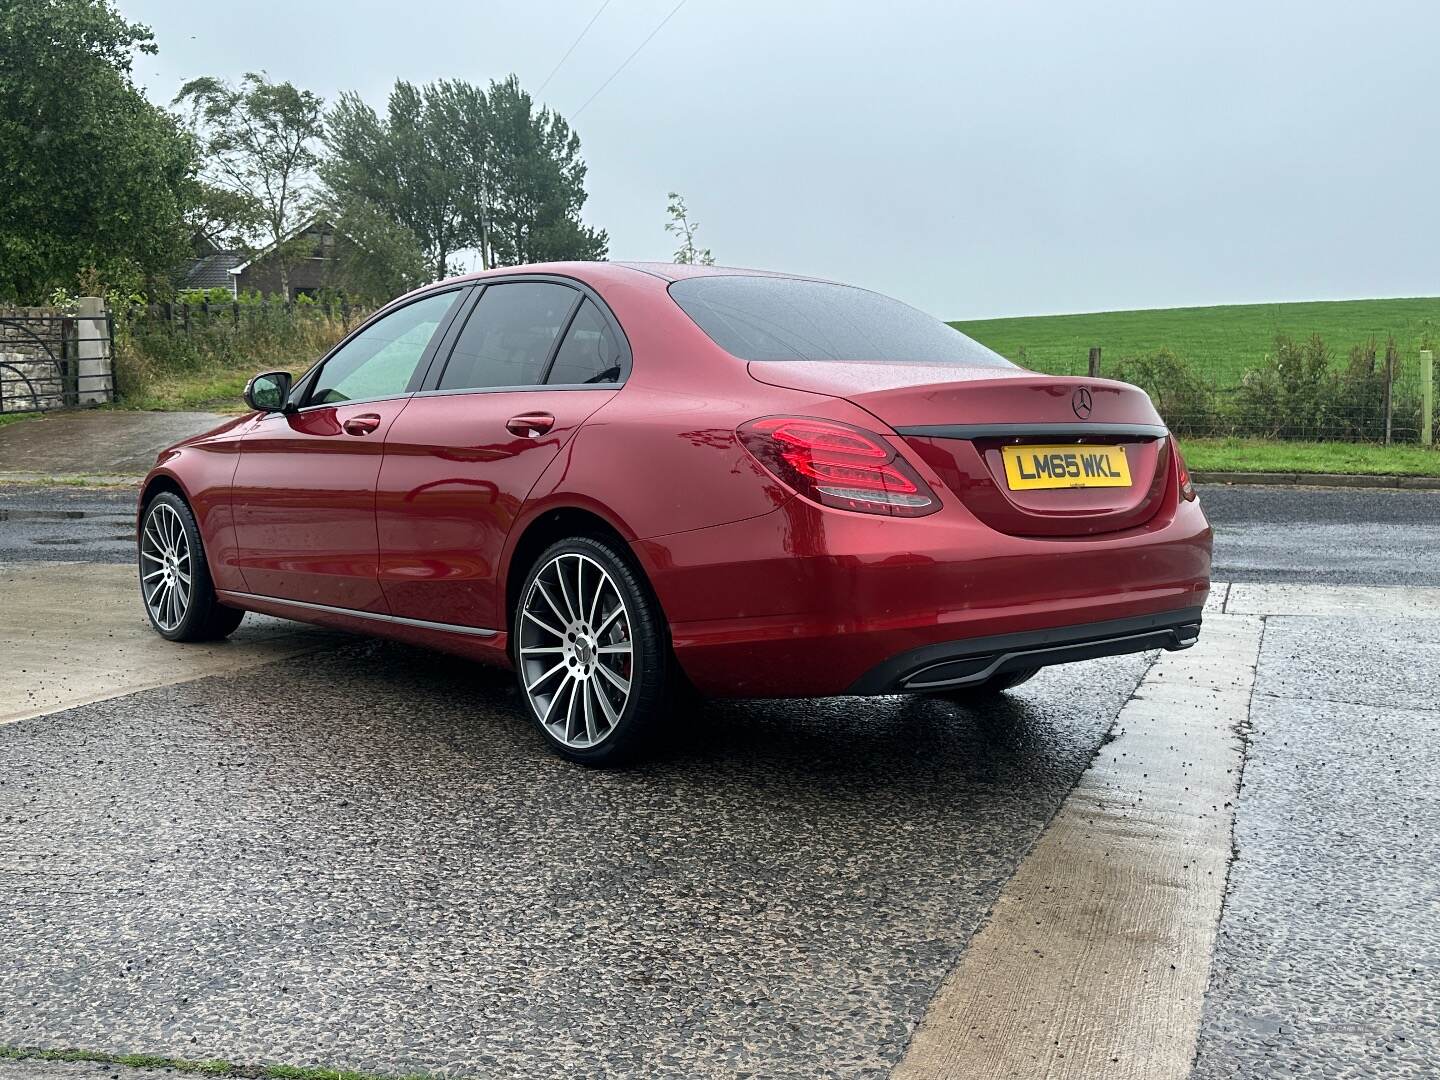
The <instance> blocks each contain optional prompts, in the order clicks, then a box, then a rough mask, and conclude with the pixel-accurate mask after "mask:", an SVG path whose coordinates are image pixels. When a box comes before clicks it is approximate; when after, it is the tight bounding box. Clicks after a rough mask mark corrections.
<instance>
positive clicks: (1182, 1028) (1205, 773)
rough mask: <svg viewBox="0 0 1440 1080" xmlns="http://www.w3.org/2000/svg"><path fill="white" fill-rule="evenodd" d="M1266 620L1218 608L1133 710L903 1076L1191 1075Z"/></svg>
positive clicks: (968, 955)
mask: <svg viewBox="0 0 1440 1080" xmlns="http://www.w3.org/2000/svg"><path fill="white" fill-rule="evenodd" d="M1261 626H1262V623H1261V620H1259V619H1257V618H1249V617H1241V616H1232V615H1217V614H1212V615H1209V616H1207V617H1206V620H1205V629H1204V631H1203V633H1202V634H1201V637H1200V644H1198V645H1197V646H1196V647H1195V648H1193V649H1190V650H1188V651H1185V652H1180V653H1165V654H1162V655H1161V657H1160V659H1159V660H1158V661H1157V662H1156V663H1155V666H1154V667H1153V668H1152V669H1151V670H1150V672H1149V673H1148V674H1147V675H1146V677H1145V679H1144V680H1143V681H1142V682H1141V684H1140V687H1139V689H1138V690H1137V692H1136V694H1135V696H1134V698H1132V699H1131V700H1130V701H1129V702H1128V703H1127V704H1126V706H1125V708H1124V709H1123V710H1121V713H1120V716H1119V719H1118V720H1117V721H1116V726H1115V731H1116V733H1117V735H1116V738H1115V739H1114V741H1113V742H1111V743H1109V744H1108V745H1105V746H1103V747H1102V748H1101V749H1100V751H1099V753H1098V754H1097V756H1096V759H1095V761H1094V763H1093V764H1092V765H1091V767H1090V768H1089V769H1088V770H1087V771H1086V772H1085V774H1084V775H1083V776H1082V777H1081V779H1080V781H1079V783H1078V784H1077V785H1076V787H1075V789H1074V790H1073V791H1072V792H1071V793H1070V795H1069V797H1067V798H1066V800H1065V803H1064V804H1063V805H1062V806H1061V808H1060V811H1059V813H1058V814H1057V815H1056V817H1055V819H1054V821H1053V822H1052V823H1051V824H1050V826H1049V828H1048V829H1046V831H1045V833H1044V834H1043V835H1042V836H1041V837H1040V839H1039V840H1038V841H1037V842H1036V845H1035V847H1034V848H1033V849H1032V850H1031V852H1030V853H1029V854H1028V855H1027V856H1026V857H1025V859H1024V861H1023V862H1022V863H1021V864H1020V868H1019V869H1018V870H1017V871H1016V874H1015V876H1014V877H1013V878H1012V879H1011V880H1010V882H1009V883H1008V884H1007V885H1006V887H1005V889H1004V891H1003V892H1002V893H1001V895H1000V898H999V900H998V901H997V902H996V905H995V909H994V911H992V912H991V914H990V917H989V920H988V921H987V922H986V924H985V925H984V926H982V927H981V929H980V930H979V931H978V932H977V934H976V936H975V938H974V939H973V940H972V941H971V943H970V946H969V948H968V949H967V950H966V951H965V954H964V955H963V956H962V957H961V959H960V961H959V963H958V964H957V965H956V967H955V969H954V970H953V971H952V972H951V973H950V975H949V977H948V978H947V979H946V980H945V983H944V985H943V986H942V987H941V989H940V992H939V993H938V994H937V995H936V997H935V999H934V1000H933V1001H932V1002H931V1003H930V1008H929V1010H928V1011H927V1013H926V1016H925V1019H924V1021H923V1022H922V1023H921V1025H920V1027H919V1028H918V1029H917V1031H916V1033H915V1036H914V1039H913V1040H912V1042H911V1044H910V1047H909V1049H908V1051H907V1053H906V1056H905V1059H904V1061H902V1062H901V1064H900V1066H899V1067H898V1068H897V1070H896V1072H895V1074H894V1075H895V1076H896V1077H897V1078H901V1080H920V1078H926V1080H933V1078H940V1077H966V1078H969V1077H984V1078H986V1080H989V1078H992V1077H993V1078H1000V1077H1037V1078H1039V1077H1045V1078H1054V1080H1066V1078H1071V1077H1075V1078H1081V1077H1083V1078H1087V1080H1088V1078H1092V1077H1098V1076H1104V1077H1106V1078H1107V1080H1111V1078H1118V1080H1124V1078H1135V1080H1164V1078H1168V1077H1174V1078H1177V1080H1178V1078H1182V1077H1185V1076H1187V1075H1188V1074H1189V1071H1190V1064H1191V1059H1192V1057H1193V1055H1194V1048H1195V1038H1196V1033H1197V1031H1198V1029H1199V1023H1200V1010H1201V1005H1202V1003H1203V1000H1204V995H1205V987H1206V982H1207V980H1208V978H1209V971H1210V956H1211V952H1212V951H1213V947H1214V940H1215V931H1216V926H1217V923H1218V920H1219V916H1220V905H1221V899H1222V897H1223V895H1224V891H1225V875H1226V870H1227V866H1228V862H1229V858H1230V838H1231V837H1230V830H1231V824H1232V820H1233V816H1234V810H1233V804H1234V800H1235V792H1236V787H1237V784H1238V781H1239V775H1240V766H1241V754H1242V745H1241V737H1240V735H1239V734H1238V731H1239V729H1240V727H1241V725H1242V724H1243V723H1244V721H1245V720H1246V718H1247V716H1248V715H1249V701H1250V694H1251V691H1252V689H1253V685H1254V675H1255V664H1256V660H1257V659H1258V656H1259V649H1260V633H1261Z"/></svg>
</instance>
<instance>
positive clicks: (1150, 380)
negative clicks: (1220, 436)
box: [1115, 349, 1215, 435]
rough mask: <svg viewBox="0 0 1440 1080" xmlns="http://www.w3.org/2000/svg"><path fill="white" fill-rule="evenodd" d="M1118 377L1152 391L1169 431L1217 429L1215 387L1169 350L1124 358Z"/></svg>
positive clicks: (1183, 431) (1151, 395)
mask: <svg viewBox="0 0 1440 1080" xmlns="http://www.w3.org/2000/svg"><path fill="white" fill-rule="evenodd" d="M1115 377H1116V378H1117V379H1120V380H1121V381H1123V382H1128V383H1134V384H1135V385H1136V386H1138V387H1140V388H1141V389H1142V390H1144V391H1145V392H1146V393H1147V394H1149V395H1150V400H1151V401H1153V402H1154V403H1155V409H1156V411H1157V412H1159V414H1160V415H1161V417H1163V418H1164V420H1165V422H1166V423H1167V424H1168V425H1169V426H1170V430H1172V431H1175V432H1178V433H1180V434H1182V435H1195V434H1208V433H1210V432H1211V431H1213V430H1214V427H1215V390H1214V387H1212V386H1211V385H1210V384H1209V383H1207V382H1206V381H1205V380H1204V379H1202V378H1201V377H1200V376H1199V375H1197V374H1196V373H1195V372H1194V371H1193V370H1192V369H1191V367H1190V365H1189V364H1188V363H1187V362H1186V361H1185V360H1182V359H1181V358H1180V357H1178V356H1176V355H1175V354H1174V353H1173V352H1171V351H1170V350H1169V349H1161V350H1160V351H1159V352H1155V353H1151V354H1150V355H1149V356H1134V357H1127V358H1125V359H1123V360H1121V361H1120V364H1119V366H1118V367H1117V368H1116V369H1115Z"/></svg>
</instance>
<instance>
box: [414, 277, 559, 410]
mask: <svg viewBox="0 0 1440 1080" xmlns="http://www.w3.org/2000/svg"><path fill="white" fill-rule="evenodd" d="M579 298H580V294H579V293H577V292H576V291H575V290H574V289H571V288H568V287H566V286H564V285H553V284H550V283H549V282H543V281H512V282H506V283H502V284H500V285H491V286H490V287H489V288H487V289H486V290H485V292H484V294H483V295H482V296H481V297H480V300H479V301H478V302H477V303H476V305H475V309H474V310H473V311H471V312H470V317H469V318H468V319H466V320H465V328H464V329H463V330H461V331H460V337H459V339H458V340H457V341H456V342H455V348H454V349H453V350H452V351H451V353H450V360H449V362H448V363H447V364H446V365H445V371H444V374H442V375H441V376H440V386H439V389H441V390H488V389H493V388H495V387H504V386H538V385H539V384H540V383H542V382H544V380H545V365H546V364H548V363H549V362H550V355H551V353H552V352H553V351H554V348H555V339H556V338H557V337H559V336H560V329H561V327H563V326H564V325H565V321H566V320H567V319H569V318H570V312H571V311H573V310H574V308H575V302H576V301H577V300H578V299H579Z"/></svg>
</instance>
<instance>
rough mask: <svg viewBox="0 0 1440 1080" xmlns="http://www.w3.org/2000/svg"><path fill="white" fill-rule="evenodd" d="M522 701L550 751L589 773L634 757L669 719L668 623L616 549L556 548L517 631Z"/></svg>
mask: <svg viewBox="0 0 1440 1080" xmlns="http://www.w3.org/2000/svg"><path fill="white" fill-rule="evenodd" d="M512 640H513V642H514V660H515V671H516V674H517V675H518V677H519V682H520V693H521V696H522V697H523V698H524V699H525V703H526V707H527V708H528V709H529V711H530V715H531V717H532V719H533V720H534V721H535V724H536V726H537V727H538V728H539V729H540V733H541V734H542V735H544V737H545V741H546V742H547V743H549V744H550V748H551V749H552V750H554V751H555V753H557V754H559V755H560V756H561V757H563V758H565V759H566V760H567V761H574V762H577V763H579V764H584V765H615V764H619V763H621V762H623V761H625V760H628V759H630V758H632V757H634V756H635V754H636V753H637V752H638V751H639V750H641V749H642V747H643V746H644V743H645V741H646V739H647V737H648V736H649V734H650V732H651V731H652V729H653V728H654V726H655V725H656V723H657V722H658V721H659V720H660V718H661V717H662V715H663V714H664V713H665V712H666V711H667V707H668V704H669V701H668V698H669V693H668V691H669V687H670V685H671V682H672V674H671V670H670V669H671V666H672V663H673V661H672V660H671V657H670V648H669V641H668V638H667V635H666V632H665V623H664V619H663V617H662V615H661V613H660V608H659V605H658V603H656V601H655V599H654V597H653V595H652V594H651V592H650V590H649V588H648V586H647V585H646V583H645V581H644V579H643V578H642V577H641V576H640V574H639V573H638V572H637V571H636V570H635V569H634V568H633V567H632V566H631V564H630V562H629V561H628V560H627V559H626V558H625V557H624V556H623V555H622V554H621V553H620V552H619V551H617V550H616V549H615V548H614V546H612V545H611V544H609V543H607V542H605V541H603V540H597V539H594V538H592V537H585V536H581V537H575V538H573V539H570V540H562V541H560V542H559V543H557V544H552V545H551V546H550V547H549V548H547V549H546V550H545V551H544V552H543V553H542V554H541V555H540V557H539V558H538V559H537V560H536V561H535V565H534V566H533V567H532V568H531V570H530V573H529V575H528V576H527V577H526V579H525V584H524V586H523V587H522V589H521V590H520V602H519V603H518V604H517V605H516V608H515V621H514V625H513V627H512Z"/></svg>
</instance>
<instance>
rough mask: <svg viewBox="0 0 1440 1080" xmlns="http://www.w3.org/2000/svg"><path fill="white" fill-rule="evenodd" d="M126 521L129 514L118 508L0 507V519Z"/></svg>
mask: <svg viewBox="0 0 1440 1080" xmlns="http://www.w3.org/2000/svg"><path fill="white" fill-rule="evenodd" d="M86 518H93V519H95V520H96V521H102V522H103V521H128V520H129V519H130V515H129V514H127V513H125V512H123V511H119V510H101V511H94V510H15V509H11V508H9V507H0V521H80V520H83V519H86Z"/></svg>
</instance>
